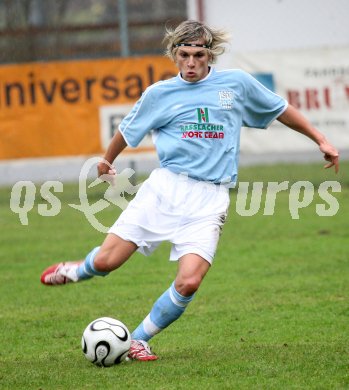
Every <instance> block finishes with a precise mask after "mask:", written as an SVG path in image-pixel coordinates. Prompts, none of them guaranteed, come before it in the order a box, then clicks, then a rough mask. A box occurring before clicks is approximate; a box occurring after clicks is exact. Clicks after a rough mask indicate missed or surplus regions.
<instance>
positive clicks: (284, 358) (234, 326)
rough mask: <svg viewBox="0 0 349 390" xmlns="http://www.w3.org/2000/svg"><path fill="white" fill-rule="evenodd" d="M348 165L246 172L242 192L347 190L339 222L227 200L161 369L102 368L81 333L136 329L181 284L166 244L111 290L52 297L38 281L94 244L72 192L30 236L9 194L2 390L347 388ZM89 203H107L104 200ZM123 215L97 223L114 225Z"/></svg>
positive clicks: (82, 287) (67, 189)
mask: <svg viewBox="0 0 349 390" xmlns="http://www.w3.org/2000/svg"><path fill="white" fill-rule="evenodd" d="M348 171H349V162H345V163H343V164H342V166H341V172H340V173H339V174H338V175H335V174H334V173H333V172H332V171H328V170H326V171H325V170H322V169H321V163H320V164H315V165H279V166H277V167H275V166H258V167H249V168H242V169H241V173H240V181H250V182H252V181H265V182H268V181H277V182H282V181H284V180H289V181H290V184H292V183H295V182H297V181H299V180H307V181H310V182H312V183H313V184H314V186H315V192H316V193H317V191H316V189H317V188H318V186H319V184H320V183H321V182H323V181H325V180H337V181H339V182H340V183H341V187H342V189H341V192H340V193H335V194H333V196H335V198H336V199H337V201H338V203H339V206H340V207H339V211H338V213H337V214H336V215H335V216H332V217H320V216H318V215H317V213H316V204H320V203H325V202H324V200H323V199H322V198H320V197H319V196H318V195H316V196H315V197H314V200H313V202H312V203H311V204H310V205H309V206H308V207H306V208H303V209H301V210H299V217H300V218H299V219H292V218H291V215H290V212H289V194H288V191H282V192H280V193H279V194H278V195H277V200H276V207H275V213H274V214H273V215H271V216H264V215H263V208H261V211H260V212H258V213H257V214H256V215H254V216H253V217H243V216H241V215H239V213H237V212H236V207H235V204H236V196H237V192H236V191H233V192H232V195H231V199H232V201H231V207H230V212H229V218H228V221H227V223H226V225H225V227H224V230H223V235H222V238H221V242H220V246H219V249H218V252H217V256H216V259H215V263H214V266H213V267H212V269H211V271H210V272H209V274H208V276H207V278H206V279H205V281H204V283H203V285H202V287H201V289H200V291H199V292H198V293H197V296H196V298H195V300H194V301H193V302H192V303H191V305H190V306H189V307H188V309H187V311H186V313H185V314H184V316H183V317H182V318H181V319H180V320H179V321H177V322H176V323H174V324H172V325H171V327H170V328H168V329H166V330H165V331H164V332H162V333H161V334H160V335H158V336H157V337H155V338H154V339H153V340H152V342H151V345H152V347H153V349H154V351H155V352H156V353H157V354H158V355H159V357H160V358H159V360H158V361H156V362H149V363H140V362H132V363H123V364H121V365H119V366H114V367H112V368H98V367H95V366H93V365H92V364H91V363H89V362H88V361H87V360H86V359H85V358H84V357H83V354H82V352H81V347H80V340H81V335H82V332H83V330H84V328H85V326H86V325H87V324H88V323H89V322H90V321H92V320H93V319H95V318H97V317H101V316H110V317H115V318H118V319H120V320H122V321H123V322H125V323H126V324H127V325H128V326H129V328H130V329H131V330H132V329H133V328H134V327H135V326H136V325H138V323H139V321H140V320H142V319H143V317H144V316H145V315H146V314H147V313H148V311H149V309H150V307H151V305H152V303H153V301H154V299H155V298H157V297H158V296H159V295H160V294H161V293H162V292H163V291H164V290H165V289H167V288H168V286H169V285H170V283H171V282H172V280H173V278H174V275H175V272H176V264H174V263H170V262H168V261H167V259H168V255H169V245H168V244H167V243H164V244H163V245H161V246H160V248H159V249H158V250H157V251H156V252H155V253H154V255H153V256H151V257H150V258H145V257H143V256H141V255H139V254H136V255H135V256H134V257H132V259H131V260H130V261H129V262H128V263H126V264H125V265H124V266H123V267H122V268H121V269H120V270H118V271H117V272H114V273H113V274H111V275H110V276H108V277H107V278H105V279H102V278H95V279H94V280H92V281H89V282H84V283H80V284H78V285H67V286H63V287H46V286H43V285H41V284H40V281H39V277H40V273H41V271H42V270H43V269H44V268H45V267H46V266H48V265H50V264H51V263H53V262H56V261H60V260H68V259H79V258H81V257H83V256H84V255H85V254H86V253H87V251H88V250H89V249H90V248H92V247H94V246H96V245H99V244H100V242H101V241H102V240H103V237H104V235H103V234H102V233H99V232H96V231H95V230H94V229H93V228H92V227H91V226H90V225H89V224H88V223H87V221H86V219H85V217H84V215H83V214H81V213H79V212H78V211H77V210H74V209H72V208H70V207H68V203H77V197H78V188H77V186H75V185H67V184H65V185H64V191H63V192H62V193H59V194H56V195H57V197H58V198H59V199H60V201H61V203H62V210H61V212H60V213H59V214H58V215H57V216H55V217H43V216H41V215H39V214H38V209H37V207H36V206H37V204H38V203H43V202H44V201H43V200H42V199H40V198H37V200H36V206H35V208H34V209H33V210H32V211H30V212H29V213H28V221H29V225H28V226H22V225H21V224H20V221H19V218H18V215H16V214H15V213H13V212H12V211H11V210H10V206H9V199H10V191H11V189H8V188H4V189H0V223H1V236H0V245H1V246H0V248H1V249H0V267H1V272H0V295H1V313H0V332H1V333H0V340H1V341H0V344H1V348H0V388H1V389H11V390H12V389H164V390H168V389H186V390H187V389H195V390H196V389H349V302H348V298H349V294H348V287H349V260H348V258H349V218H348V215H349V202H348V199H349V179H348V175H347V172H348ZM94 191H95V192H94V193H93V194H92V195H91V196H93V197H95V198H94V199H95V201H96V200H97V199H98V198H99V197H100V196H101V194H100V193H99V192H98V191H100V190H98V187H97V188H96V189H95V190H94ZM117 214H118V210H117V208H115V207H114V208H112V207H110V208H108V209H107V210H105V211H103V212H101V213H100V214H99V219H100V220H101V221H103V223H104V224H106V225H108V224H109V225H110V224H111V223H112V222H113V221H114V219H115V217H116V216H117Z"/></svg>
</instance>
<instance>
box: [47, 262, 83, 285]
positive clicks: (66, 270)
mask: <svg viewBox="0 0 349 390" xmlns="http://www.w3.org/2000/svg"><path fill="white" fill-rule="evenodd" d="M80 264H81V261H74V262H73V261H72V262H66V263H58V264H54V265H51V266H50V267H48V268H47V269H45V271H44V272H43V273H42V274H41V278H40V280H41V283H43V284H45V285H47V286H56V285H60V284H66V283H71V282H77V280H78V277H77V275H76V270H77V268H78V266H79V265H80Z"/></svg>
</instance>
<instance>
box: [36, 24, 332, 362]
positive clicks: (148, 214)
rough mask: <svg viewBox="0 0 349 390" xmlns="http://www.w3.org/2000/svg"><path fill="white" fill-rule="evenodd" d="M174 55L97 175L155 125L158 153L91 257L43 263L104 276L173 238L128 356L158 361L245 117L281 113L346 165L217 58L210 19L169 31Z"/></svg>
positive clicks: (232, 178)
mask: <svg viewBox="0 0 349 390" xmlns="http://www.w3.org/2000/svg"><path fill="white" fill-rule="evenodd" d="M165 39H166V41H167V55H168V56H169V57H170V58H171V59H172V60H173V61H174V62H175V63H176V65H177V67H178V70H179V73H178V75H177V76H176V77H174V78H171V79H169V80H166V81H160V82H157V83H155V84H153V85H152V86H150V87H148V88H147V89H146V90H145V92H144V93H143V95H142V96H141V98H140V99H139V100H138V102H137V103H136V104H135V106H134V107H133V109H132V110H131V112H130V113H129V114H128V115H127V116H126V117H125V118H124V120H123V121H122V122H121V124H120V127H119V131H118V132H116V134H115V135H114V137H113V139H112V141H111V143H110V146H109V148H108V149H107V151H106V153H105V156H104V159H103V161H101V162H100V163H99V165H98V174H99V176H102V175H106V174H109V175H114V174H115V170H114V168H113V167H112V165H111V164H113V162H114V160H115V159H116V157H117V156H118V155H119V154H120V153H121V152H122V151H123V149H124V148H125V147H126V146H127V145H129V146H132V147H136V146H137V145H138V144H139V143H140V141H141V140H142V139H143V137H144V136H145V135H146V134H147V133H149V132H150V131H153V139H154V143H155V147H156V150H157V153H158V157H159V160H160V168H157V169H155V170H154V171H153V172H152V173H151V175H150V176H149V178H148V179H147V180H146V181H145V182H144V183H143V184H142V186H141V188H140V189H139V191H138V193H137V195H136V196H135V198H134V200H132V201H131V202H130V203H129V205H128V207H127V208H126V209H125V210H124V211H123V212H122V214H121V215H120V217H119V218H118V219H117V221H116V222H115V224H114V225H113V226H112V227H111V228H110V230H109V233H108V235H107V236H106V238H105V240H104V242H103V243H102V245H101V246H100V247H97V248H94V249H92V250H91V252H90V253H89V254H88V255H87V256H86V258H85V259H84V260H81V261H78V262H64V263H59V264H55V265H53V266H51V267H49V268H48V269H46V270H45V271H44V272H43V274H42V275H41V282H42V283H44V284H46V285H59V284H65V283H68V282H79V281H82V280H86V279H89V278H92V277H94V276H105V275H108V273H110V272H111V271H114V270H115V269H117V268H118V267H120V266H121V265H122V264H123V263H124V262H126V261H127V260H128V259H129V258H130V256H131V255H132V254H133V253H134V252H135V251H139V252H141V253H143V254H145V255H149V254H151V253H152V252H153V251H154V250H155V248H156V247H157V246H158V245H159V244H160V243H161V242H162V241H165V240H166V241H170V242H171V243H172V249H171V254H170V260H178V271H177V275H176V277H175V280H174V281H173V283H172V284H171V285H170V286H169V288H168V289H167V290H166V291H165V292H164V293H163V294H162V295H161V296H160V297H159V298H158V299H157V300H156V301H155V303H154V305H153V307H152V308H151V310H150V312H149V314H148V315H146V317H145V318H144V320H143V321H142V322H141V323H140V324H139V326H138V327H137V328H136V329H135V330H134V331H133V332H132V344H131V349H130V353H129V357H130V358H131V359H136V360H155V359H157V356H156V355H155V354H154V353H153V352H152V351H151V349H150V347H149V345H148V341H149V340H150V339H151V338H152V337H153V336H154V335H156V334H157V333H159V332H160V331H162V330H163V329H165V328H166V327H168V326H169V325H170V324H171V323H172V322H174V321H175V320H177V319H178V318H179V317H180V316H181V315H182V314H183V312H184V311H185V309H186V307H187V306H188V304H189V303H190V302H191V301H192V299H193V298H194V294H195V292H196V291H197V290H198V288H199V286H200V284H201V282H202V280H203V279H204V277H205V275H206V273H207V272H208V270H209V269H210V266H211V264H212V261H213V259H214V256H215V251H216V247H217V244H218V240H219V236H220V232H221V229H222V227H223V224H224V222H225V219H226V216H227V209H228V206H229V192H228V188H229V187H230V186H232V183H235V182H236V180H237V171H238V158H239V139H240V129H241V127H242V126H246V127H254V128H266V127H268V126H269V124H270V123H271V122H273V121H274V120H276V119H277V120H279V121H280V122H281V123H283V124H285V125H286V126H288V127H289V128H291V129H293V130H296V131H298V132H300V133H302V134H304V135H305V136H307V137H309V138H310V139H311V140H313V141H314V142H315V143H316V144H317V145H318V147H319V149H320V151H321V152H322V153H323V154H324V158H325V160H327V164H326V165H325V167H326V168H330V167H334V168H335V171H336V172H337V171H338V168H339V161H338V158H339V155H338V151H337V150H336V149H335V148H334V147H333V146H332V145H331V144H330V143H329V142H328V141H327V140H326V138H325V137H324V136H323V135H322V134H321V133H320V132H319V131H318V130H317V129H315V128H314V127H313V126H312V125H311V124H310V122H309V121H308V120H307V119H306V118H304V117H303V116H302V115H301V114H300V113H299V112H298V111H297V110H296V109H295V108H294V107H292V106H291V105H288V103H287V102H286V101H285V100H284V99H283V98H281V97H280V96H278V95H276V94H275V93H273V92H271V91H270V90H268V89H267V88H265V87H264V86H263V85H261V84H260V83H259V82H257V81H256V80H255V79H254V78H253V77H252V76H250V75H249V74H247V73H245V72H244V71H242V70H224V71H217V70H215V68H214V67H212V66H211V64H212V63H214V62H215V60H216V58H217V56H218V55H220V54H221V53H223V51H224V47H223V45H224V43H226V42H227V39H228V38H227V35H226V33H224V32H223V31H220V30H215V29H212V28H210V27H208V26H206V25H205V24H203V23H199V22H196V21H185V22H183V23H181V24H180V25H179V26H178V27H177V28H176V29H175V30H167V32H166V36H165Z"/></svg>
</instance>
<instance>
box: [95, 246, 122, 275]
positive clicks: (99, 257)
mask: <svg viewBox="0 0 349 390" xmlns="http://www.w3.org/2000/svg"><path fill="white" fill-rule="evenodd" d="M93 265H94V268H95V269H96V270H97V271H99V272H111V271H113V270H114V269H116V268H118V266H117V262H116V261H115V259H114V257H113V253H112V252H106V251H99V252H98V253H97V254H96V256H95V258H94V261H93Z"/></svg>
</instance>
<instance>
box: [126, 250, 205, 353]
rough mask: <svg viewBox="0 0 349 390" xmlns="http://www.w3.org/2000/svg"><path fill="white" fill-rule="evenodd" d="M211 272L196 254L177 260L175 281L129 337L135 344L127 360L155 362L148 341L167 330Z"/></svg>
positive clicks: (203, 260) (202, 259)
mask: <svg viewBox="0 0 349 390" xmlns="http://www.w3.org/2000/svg"><path fill="white" fill-rule="evenodd" d="M209 268H210V263H209V262H208V261H206V260H205V259H204V258H202V257H201V256H199V255H197V254H193V253H190V254H186V255H184V256H182V257H181V258H180V259H179V265H178V272H177V276H176V279H175V281H174V282H173V283H172V285H171V286H170V288H169V289H167V290H166V291H165V292H164V293H163V294H162V295H161V296H160V297H159V298H158V299H157V301H156V302H155V304H154V306H153V307H152V309H151V311H150V313H149V314H148V315H147V317H146V318H145V319H144V320H143V321H142V323H141V324H139V326H138V327H137V328H136V329H135V330H134V332H133V333H132V339H133V340H134V341H133V342H132V345H131V350H130V354H129V357H130V358H132V359H137V360H155V359H156V358H157V357H156V356H155V355H154V354H152V353H151V351H150V348H149V346H148V345H147V341H148V340H150V339H151V338H152V337H153V336H154V335H156V334H157V333H159V332H161V331H162V330H163V329H165V328H167V327H168V326H169V325H170V324H172V322H174V321H176V320H177V319H178V318H179V317H180V316H181V315H182V314H183V313H184V311H185V309H186V307H187V306H188V304H189V303H190V302H191V301H192V299H193V298H194V294H195V292H196V291H197V290H198V288H199V287H200V284H201V282H202V280H203V278H204V277H205V275H206V273H207V271H208V270H209Z"/></svg>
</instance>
